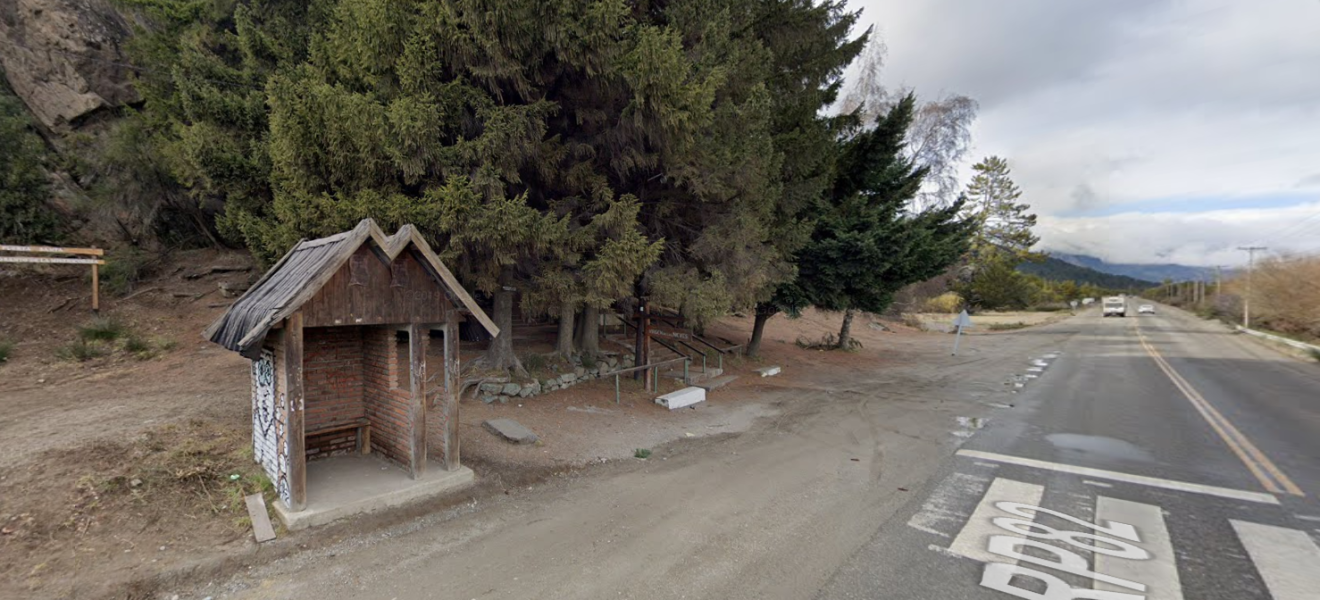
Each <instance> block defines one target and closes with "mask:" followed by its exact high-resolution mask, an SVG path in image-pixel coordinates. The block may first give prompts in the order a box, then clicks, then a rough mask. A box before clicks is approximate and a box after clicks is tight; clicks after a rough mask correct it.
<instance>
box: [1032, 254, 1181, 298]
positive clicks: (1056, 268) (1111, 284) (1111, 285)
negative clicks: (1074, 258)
mask: <svg viewBox="0 0 1320 600" xmlns="http://www.w3.org/2000/svg"><path fill="white" fill-rule="evenodd" d="M1018 271H1021V272H1023V273H1026V274H1028V275H1035V276H1037V277H1040V278H1042V279H1046V280H1049V281H1074V282H1077V283H1079V284H1088V283H1089V284H1091V285H1094V286H1097V287H1101V288H1104V289H1107V290H1129V291H1139V290H1145V289H1150V288H1153V287H1155V286H1157V285H1159V284H1158V283H1154V282H1150V281H1145V280H1142V279H1137V278H1134V277H1128V276H1126V275H1116V274H1113V273H1105V272H1101V271H1098V270H1096V269H1092V268H1089V267H1084V266H1080V265H1076V264H1073V263H1071V262H1067V261H1064V260H1061V259H1059V258H1055V257H1054V256H1046V257H1045V260H1043V261H1040V262H1025V263H1022V264H1020V265H1018Z"/></svg>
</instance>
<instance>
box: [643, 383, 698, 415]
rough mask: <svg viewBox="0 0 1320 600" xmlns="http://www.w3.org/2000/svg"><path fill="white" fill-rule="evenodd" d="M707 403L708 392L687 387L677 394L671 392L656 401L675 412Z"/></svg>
mask: <svg viewBox="0 0 1320 600" xmlns="http://www.w3.org/2000/svg"><path fill="white" fill-rule="evenodd" d="M705 401H706V390H703V389H701V388H699V387H686V388H683V389H681V390H678V391H676V392H669V393H668V394H665V395H663V396H660V397H658V398H656V399H655V403H656V404H659V405H660V406H663V407H665V408H668V409H669V410H674V409H676V408H683V407H684V406H691V405H693V404H696V403H698V402H705Z"/></svg>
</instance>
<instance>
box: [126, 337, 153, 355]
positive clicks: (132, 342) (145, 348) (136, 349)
mask: <svg viewBox="0 0 1320 600" xmlns="http://www.w3.org/2000/svg"><path fill="white" fill-rule="evenodd" d="M124 350H125V351H127V352H132V353H133V354H148V353H151V352H152V350H153V349H152V347H151V343H150V342H148V341H147V340H144V339H142V338H140V337H138V336H137V335H135V334H131V333H130V334H129V335H128V337H126V338H124Z"/></svg>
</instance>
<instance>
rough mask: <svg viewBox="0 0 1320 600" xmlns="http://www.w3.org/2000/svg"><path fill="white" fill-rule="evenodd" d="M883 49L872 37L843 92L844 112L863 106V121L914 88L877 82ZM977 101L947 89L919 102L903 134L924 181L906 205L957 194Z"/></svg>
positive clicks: (941, 202) (922, 205)
mask: <svg viewBox="0 0 1320 600" xmlns="http://www.w3.org/2000/svg"><path fill="white" fill-rule="evenodd" d="M887 52H888V51H887V49H886V47H885V44H884V42H882V41H880V40H879V39H876V40H875V41H873V42H871V44H870V45H869V46H867V48H866V51H865V52H863V54H862V56H861V59H860V63H861V64H860V72H859V73H858V74H857V79H856V82H857V83H856V84H854V85H853V87H852V89H851V90H849V91H848V94H847V95H846V96H845V97H844V99H843V101H842V103H841V105H840V108H841V109H842V110H843V111H844V112H852V111H854V110H857V109H858V108H860V109H861V114H860V115H859V116H860V117H861V119H862V122H863V123H865V124H866V125H868V126H869V125H871V124H873V123H875V120H876V118H877V117H878V116H880V115H883V114H886V113H887V112H888V111H889V109H890V108H892V107H893V105H894V103H895V102H897V101H898V100H900V99H902V98H903V97H904V96H906V95H907V94H908V93H910V92H912V90H911V89H909V88H906V87H904V88H896V89H889V88H886V87H885V85H884V82H883V81H881V75H882V73H883V71H884V62H885V56H886V54H887ZM976 110H977V104H976V101H975V100H973V99H971V98H969V97H967V96H963V95H961V94H945V95H943V96H941V97H939V98H936V99H934V100H926V101H923V102H921V103H920V104H919V105H918V106H917V110H916V113H915V114H914V115H913V121H912V126H911V128H909V129H908V134H907V152H908V156H909V157H910V158H912V160H914V161H915V162H916V164H917V166H919V167H927V168H928V169H930V171H929V172H928V173H927V174H926V181H925V184H924V185H923V186H922V188H921V191H920V192H919V193H918V194H917V197H916V198H914V199H913V201H912V206H911V207H910V209H911V210H912V211H913V212H920V211H922V210H925V209H928V208H934V207H939V206H945V205H947V204H948V203H950V202H952V201H953V200H954V199H955V198H957V196H958V188H959V184H958V165H959V164H960V163H961V162H962V159H963V157H964V156H965V155H966V154H967V151H968V150H970V149H971V142H972V131H971V127H972V121H974V120H976Z"/></svg>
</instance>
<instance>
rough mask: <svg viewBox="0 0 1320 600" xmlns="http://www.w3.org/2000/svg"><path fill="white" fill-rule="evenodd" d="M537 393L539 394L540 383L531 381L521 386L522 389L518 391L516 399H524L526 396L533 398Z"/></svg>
mask: <svg viewBox="0 0 1320 600" xmlns="http://www.w3.org/2000/svg"><path fill="white" fill-rule="evenodd" d="M539 393H541V382H539V381H533V382H532V383H528V384H526V385H523V386H522V389H521V390H518V397H519V398H526V397H528V396H535V395H537V394H539Z"/></svg>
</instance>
